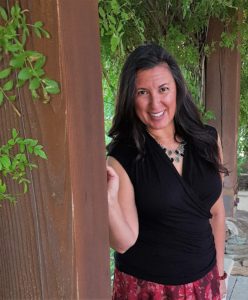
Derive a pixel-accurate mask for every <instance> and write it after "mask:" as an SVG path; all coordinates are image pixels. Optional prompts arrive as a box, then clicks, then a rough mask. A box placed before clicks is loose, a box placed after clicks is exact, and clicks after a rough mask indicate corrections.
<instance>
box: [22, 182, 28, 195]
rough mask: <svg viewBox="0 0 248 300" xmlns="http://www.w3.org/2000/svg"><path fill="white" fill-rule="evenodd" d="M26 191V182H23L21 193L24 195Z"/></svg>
mask: <svg viewBox="0 0 248 300" xmlns="http://www.w3.org/2000/svg"><path fill="white" fill-rule="evenodd" d="M27 191H28V185H27V183H26V182H23V193H24V194H26V193H27Z"/></svg>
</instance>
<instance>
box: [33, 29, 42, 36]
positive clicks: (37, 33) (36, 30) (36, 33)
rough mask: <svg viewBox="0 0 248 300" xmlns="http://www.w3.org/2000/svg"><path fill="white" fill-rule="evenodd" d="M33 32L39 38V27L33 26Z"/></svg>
mask: <svg viewBox="0 0 248 300" xmlns="http://www.w3.org/2000/svg"><path fill="white" fill-rule="evenodd" d="M34 33H35V35H36V36H37V37H38V38H41V31H40V29H39V28H34Z"/></svg>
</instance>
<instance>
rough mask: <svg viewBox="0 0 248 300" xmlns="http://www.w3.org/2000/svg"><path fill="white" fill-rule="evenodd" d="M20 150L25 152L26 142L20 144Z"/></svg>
mask: <svg viewBox="0 0 248 300" xmlns="http://www.w3.org/2000/svg"><path fill="white" fill-rule="evenodd" d="M20 152H21V153H23V152H25V145H24V144H20Z"/></svg>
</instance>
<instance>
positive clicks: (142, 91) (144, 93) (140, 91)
mask: <svg viewBox="0 0 248 300" xmlns="http://www.w3.org/2000/svg"><path fill="white" fill-rule="evenodd" d="M146 94H147V91H145V90H139V91H138V92H137V95H146Z"/></svg>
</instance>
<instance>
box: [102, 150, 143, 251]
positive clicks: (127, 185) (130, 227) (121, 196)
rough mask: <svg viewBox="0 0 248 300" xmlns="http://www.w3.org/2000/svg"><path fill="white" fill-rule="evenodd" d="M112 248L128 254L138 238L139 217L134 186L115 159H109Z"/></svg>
mask: <svg viewBox="0 0 248 300" xmlns="http://www.w3.org/2000/svg"><path fill="white" fill-rule="evenodd" d="M107 178H108V214H109V240H110V247H111V248H113V249H115V250H116V251H117V252H119V253H124V252H126V251H127V250H128V249H129V248H130V247H131V246H133V245H134V243H135V242H136V240H137V237H138V230H139V228H138V227H139V225H138V216H137V209H136V205H135V199H134V189H133V185H132V183H131V181H130V179H129V176H128V175H127V173H126V171H125V170H124V168H123V167H122V166H121V164H120V163H119V162H118V161H117V160H116V159H114V158H113V157H111V156H110V157H108V159H107Z"/></svg>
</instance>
